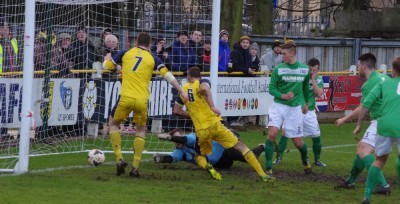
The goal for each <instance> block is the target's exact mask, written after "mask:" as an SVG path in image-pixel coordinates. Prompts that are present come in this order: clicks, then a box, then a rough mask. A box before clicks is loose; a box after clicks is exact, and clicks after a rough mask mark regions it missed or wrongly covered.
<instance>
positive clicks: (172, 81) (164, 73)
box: [153, 55, 189, 102]
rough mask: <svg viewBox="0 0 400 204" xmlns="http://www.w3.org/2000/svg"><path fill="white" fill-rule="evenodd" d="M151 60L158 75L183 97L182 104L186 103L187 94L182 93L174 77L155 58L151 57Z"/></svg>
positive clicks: (158, 59)
mask: <svg viewBox="0 0 400 204" xmlns="http://www.w3.org/2000/svg"><path fill="white" fill-rule="evenodd" d="M153 58H154V60H155V62H156V64H155V65H156V67H157V70H159V71H160V75H161V76H162V77H163V78H164V79H165V80H166V81H168V83H170V84H171V85H172V86H173V87H174V88H175V89H176V90H178V93H179V94H180V95H181V96H182V97H183V102H186V101H188V100H189V99H188V96H187V94H186V93H185V92H184V91H183V89H182V87H181V86H180V85H179V83H178V81H177V80H176V78H175V77H174V75H173V74H172V73H171V72H170V71H169V70H168V69H167V67H165V64H164V63H163V62H162V61H161V60H160V58H158V57H157V56H154V55H153Z"/></svg>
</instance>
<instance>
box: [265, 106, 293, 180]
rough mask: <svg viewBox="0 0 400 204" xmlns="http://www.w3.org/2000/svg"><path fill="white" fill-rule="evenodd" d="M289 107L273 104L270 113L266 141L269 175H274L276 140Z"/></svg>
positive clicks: (266, 164)
mask: <svg viewBox="0 0 400 204" xmlns="http://www.w3.org/2000/svg"><path fill="white" fill-rule="evenodd" d="M287 109H288V106H285V105H282V104H278V103H273V104H272V105H271V107H270V108H269V111H268V117H269V118H268V138H267V140H266V141H265V150H264V153H265V168H266V172H267V173H268V174H272V157H273V155H274V149H275V145H274V143H275V139H276V135H277V134H278V131H279V129H280V127H281V126H282V123H283V115H284V114H286V112H287V111H288V110H287Z"/></svg>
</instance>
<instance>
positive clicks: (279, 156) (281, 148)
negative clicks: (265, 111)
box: [275, 130, 288, 164]
mask: <svg viewBox="0 0 400 204" xmlns="http://www.w3.org/2000/svg"><path fill="white" fill-rule="evenodd" d="M287 141H288V138H287V137H286V136H285V131H284V130H282V134H281V137H280V138H279V143H278V154H277V155H276V161H275V164H281V163H282V159H283V154H284V152H285V150H286V147H287Z"/></svg>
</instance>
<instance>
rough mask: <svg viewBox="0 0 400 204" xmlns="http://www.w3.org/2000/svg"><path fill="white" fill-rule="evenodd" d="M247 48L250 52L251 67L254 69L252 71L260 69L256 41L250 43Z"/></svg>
mask: <svg viewBox="0 0 400 204" xmlns="http://www.w3.org/2000/svg"><path fill="white" fill-rule="evenodd" d="M249 49H250V54H251V68H252V69H254V71H256V72H258V71H259V70H260V59H259V58H258V56H257V53H258V45H257V43H253V44H251V45H250V48H249Z"/></svg>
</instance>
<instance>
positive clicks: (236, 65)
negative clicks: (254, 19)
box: [230, 35, 255, 76]
mask: <svg viewBox="0 0 400 204" xmlns="http://www.w3.org/2000/svg"><path fill="white" fill-rule="evenodd" d="M249 47H250V37H249V36H246V35H244V36H242V37H240V40H239V42H238V43H235V45H233V51H232V52H231V54H230V61H231V63H232V68H233V71H234V72H243V74H244V75H245V76H248V75H251V74H253V72H254V71H255V70H254V69H252V68H251V63H252V57H251V54H250V51H249Z"/></svg>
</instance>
